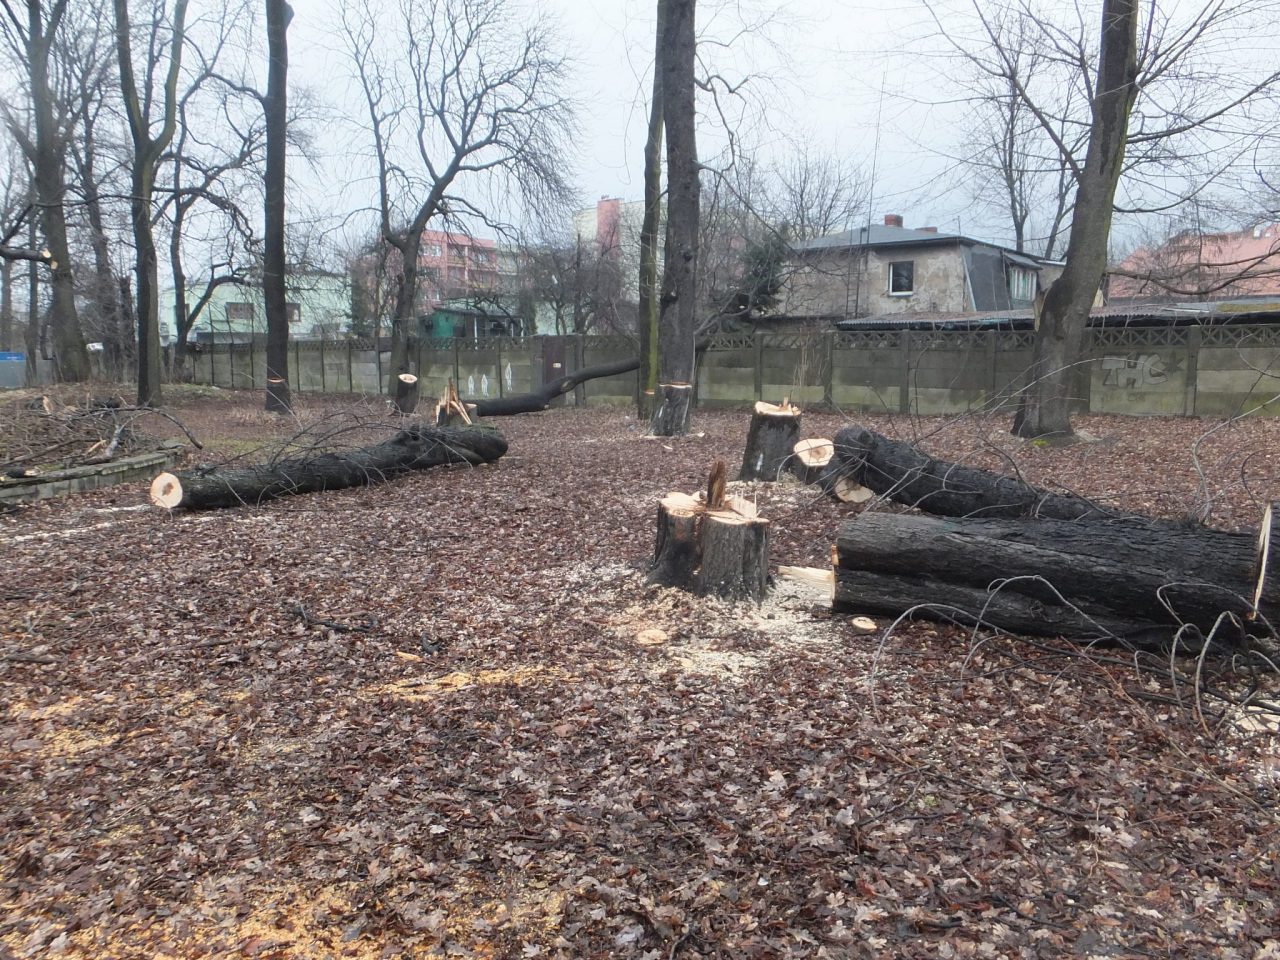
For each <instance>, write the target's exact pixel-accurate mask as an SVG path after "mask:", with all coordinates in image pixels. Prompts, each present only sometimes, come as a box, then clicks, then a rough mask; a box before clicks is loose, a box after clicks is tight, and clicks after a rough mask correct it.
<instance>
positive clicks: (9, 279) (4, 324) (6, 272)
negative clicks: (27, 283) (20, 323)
mask: <svg viewBox="0 0 1280 960" xmlns="http://www.w3.org/2000/svg"><path fill="white" fill-rule="evenodd" d="M12 347H13V261H12V260H4V261H3V262H0V350H10V349H12Z"/></svg>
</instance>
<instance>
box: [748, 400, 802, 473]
mask: <svg viewBox="0 0 1280 960" xmlns="http://www.w3.org/2000/svg"><path fill="white" fill-rule="evenodd" d="M799 440H800V410H799V408H797V407H793V406H791V404H789V403H786V402H785V401H784V402H783V404H782V405H781V406H775V405H774V404H772V403H764V402H763V401H762V402H760V403H757V404H756V405H755V409H754V410H753V411H752V413H751V426H750V427H749V428H748V430H747V446H746V450H745V451H744V452H743V455H742V469H741V470H739V471H738V479H739V480H765V481H769V482H774V481H776V480H777V479H778V478H779V477H780V476H781V475H782V472H783V470H785V469H786V467H787V465H788V464H789V463H790V462H791V458H792V456H793V454H794V453H795V446H796V444H797V443H798V442H799Z"/></svg>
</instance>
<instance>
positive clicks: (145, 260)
mask: <svg viewBox="0 0 1280 960" xmlns="http://www.w3.org/2000/svg"><path fill="white" fill-rule="evenodd" d="M115 14H116V23H115V28H116V54H117V58H118V60H119V64H120V91H121V94H122V96H123V99H124V107H125V114H126V116H127V117H128V120H129V133H130V135H131V136H132V139H133V169H132V171H131V175H130V182H131V185H132V191H133V195H132V197H131V198H130V201H129V216H130V221H131V223H132V226H133V242H134V248H135V251H134V277H135V283H136V285H137V286H136V288H135V295H136V302H137V308H136V313H137V320H138V348H137V349H138V405H139V406H154V405H158V404H159V403H160V402H161V399H162V398H161V386H160V384H161V380H162V378H163V369H162V365H161V353H160V290H159V287H160V276H159V269H158V259H157V256H156V242H155V236H154V234H153V233H152V232H151V199H152V194H153V192H154V190H155V176H156V165H157V164H158V163H159V162H160V158H161V157H162V156H163V155H164V152H165V150H166V149H168V146H169V144H170V142H172V140H173V134H174V130H175V129H176V126H177V108H178V93H177V87H178V73H179V71H180V69H181V65H182V44H183V37H184V30H185V25H186V17H187V0H175V2H174V5H173V39H172V43H171V45H170V49H169V64H168V70H167V72H166V74H165V79H164V89H163V91H162V92H161V96H160V97H159V98H157V97H156V91H154V90H152V89H151V88H150V85H149V84H148V89H147V90H146V91H145V94H144V95H140V94H139V90H138V86H137V82H136V81H135V79H134V72H133V41H132V37H131V27H130V24H129V2H128V0H115ZM151 76H152V68H151V67H149V68H148V70H147V72H146V77H147V79H148V81H150V78H151ZM157 100H158V102H159V103H160V106H161V109H162V110H163V118H162V123H161V127H160V132H159V133H157V134H156V135H155V136H154V137H153V136H152V135H151V114H150V110H151V107H152V105H153V104H154V103H155V102H157Z"/></svg>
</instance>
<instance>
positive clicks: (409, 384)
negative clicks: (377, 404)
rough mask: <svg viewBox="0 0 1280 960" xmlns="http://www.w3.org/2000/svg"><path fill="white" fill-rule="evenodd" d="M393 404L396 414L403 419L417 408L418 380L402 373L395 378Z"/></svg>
mask: <svg viewBox="0 0 1280 960" xmlns="http://www.w3.org/2000/svg"><path fill="white" fill-rule="evenodd" d="M394 403H395V405H396V412H397V413H399V414H400V415H401V416H405V417H407V416H409V414H411V413H413V411H414V409H415V408H416V407H417V406H418V378H417V377H415V376H414V375H413V374H412V373H402V374H400V376H398V377H396V395H395V398H394Z"/></svg>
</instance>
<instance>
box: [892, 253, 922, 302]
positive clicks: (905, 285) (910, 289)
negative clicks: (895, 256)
mask: <svg viewBox="0 0 1280 960" xmlns="http://www.w3.org/2000/svg"><path fill="white" fill-rule="evenodd" d="M915 280H916V262H915V261H914V260H898V261H896V262H895V263H891V264H889V296H891V297H906V296H910V295H911V294H912V293H914V292H915Z"/></svg>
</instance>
